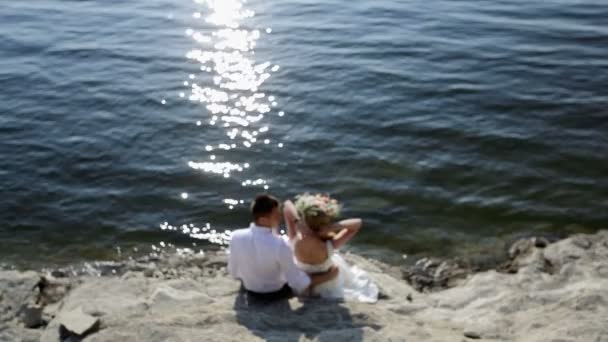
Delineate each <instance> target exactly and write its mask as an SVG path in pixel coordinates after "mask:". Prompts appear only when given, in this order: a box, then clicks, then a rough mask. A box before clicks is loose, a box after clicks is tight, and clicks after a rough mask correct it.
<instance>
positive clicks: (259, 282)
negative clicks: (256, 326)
mask: <svg viewBox="0 0 608 342" xmlns="http://www.w3.org/2000/svg"><path fill="white" fill-rule="evenodd" d="M251 214H252V216H253V220H254V221H253V222H252V223H251V225H250V226H249V228H245V229H239V230H236V231H234V232H233V233H232V240H231V241H230V257H229V260H228V271H229V272H230V275H231V276H232V277H234V278H235V279H239V280H241V283H242V285H243V287H244V288H245V290H246V291H247V292H248V293H249V294H250V295H251V296H253V297H256V298H260V299H264V300H274V299H283V298H289V297H291V296H292V295H293V293H295V294H298V295H306V294H308V293H310V290H311V289H312V288H313V287H314V286H316V285H319V284H321V283H324V282H326V281H329V280H332V279H334V278H335V277H336V276H337V275H338V269H337V268H336V267H333V268H332V269H330V270H329V271H327V272H326V273H322V274H314V275H312V276H309V275H308V274H306V273H305V272H304V271H302V270H300V269H299V268H298V267H297V266H296V265H295V263H294V258H293V252H292V250H291V248H290V247H289V245H288V243H287V241H286V240H284V239H283V238H281V237H280V236H279V235H277V234H276V229H277V228H278V227H279V224H280V223H281V217H282V215H281V210H280V208H279V201H278V200H277V199H276V198H274V197H272V196H270V195H259V196H257V197H256V198H255V200H254V201H253V203H252V204H251Z"/></svg>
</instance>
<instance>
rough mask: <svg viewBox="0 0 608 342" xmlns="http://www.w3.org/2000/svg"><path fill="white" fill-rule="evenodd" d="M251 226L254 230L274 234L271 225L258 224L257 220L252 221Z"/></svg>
mask: <svg viewBox="0 0 608 342" xmlns="http://www.w3.org/2000/svg"><path fill="white" fill-rule="evenodd" d="M249 228H250V229H251V230H252V231H254V232H260V233H268V234H272V229H270V228H269V227H262V226H258V225H257V224H255V222H251V224H250V225H249Z"/></svg>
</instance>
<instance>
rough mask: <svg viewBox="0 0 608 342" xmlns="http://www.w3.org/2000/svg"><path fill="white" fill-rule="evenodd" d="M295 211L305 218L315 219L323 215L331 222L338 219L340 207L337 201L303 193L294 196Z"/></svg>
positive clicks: (319, 195) (324, 196) (323, 196)
mask: <svg viewBox="0 0 608 342" xmlns="http://www.w3.org/2000/svg"><path fill="white" fill-rule="evenodd" d="M295 207H296V210H297V211H298V213H300V215H302V216H304V218H306V217H315V216H319V215H323V214H324V215H325V216H328V217H329V218H331V219H332V220H335V219H337V218H338V217H340V210H341V209H342V205H340V204H339V203H338V201H337V200H335V199H333V198H331V197H329V196H327V195H322V194H314V195H312V194H309V193H304V194H302V195H298V196H296V203H295Z"/></svg>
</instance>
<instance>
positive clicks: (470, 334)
mask: <svg viewBox="0 0 608 342" xmlns="http://www.w3.org/2000/svg"><path fill="white" fill-rule="evenodd" d="M464 336H465V337H467V338H470V339H474V340H478V339H480V338H481V334H479V333H478V332H477V331H474V330H465V331H464Z"/></svg>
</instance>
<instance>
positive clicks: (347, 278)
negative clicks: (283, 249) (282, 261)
mask: <svg viewBox="0 0 608 342" xmlns="http://www.w3.org/2000/svg"><path fill="white" fill-rule="evenodd" d="M339 212H340V205H339V204H338V202H337V201H336V200H335V199H331V198H329V197H328V196H323V195H319V194H317V195H310V194H303V195H300V196H297V197H296V203H295V204H294V203H292V202H291V201H289V200H288V201H286V202H285V204H284V215H285V222H286V224H287V236H288V238H289V242H290V245H291V246H292V249H293V252H294V256H295V259H296V265H298V267H299V268H301V269H302V270H303V271H305V272H307V273H309V274H314V273H322V272H326V271H327V270H329V269H330V268H331V266H332V265H335V266H336V267H338V268H339V270H340V271H339V273H338V277H337V278H336V279H334V280H332V281H329V282H326V283H322V284H320V285H318V286H315V288H314V290H313V294H314V295H317V296H321V297H323V298H339V299H345V300H355V301H359V302H366V303H375V302H376V301H377V300H378V287H377V286H376V284H374V283H373V282H372V281H371V279H369V277H368V276H367V274H366V273H365V271H363V270H361V269H359V268H358V267H356V266H353V267H350V266H349V265H348V264H347V263H346V261H344V259H343V258H342V257H341V256H340V255H339V254H338V253H337V252H336V251H335V250H337V249H340V248H341V247H342V246H344V245H345V244H346V243H347V242H348V241H349V240H350V239H352V238H353V236H355V235H356V234H357V232H358V231H359V229H361V224H362V222H361V219H358V218H351V219H346V220H341V221H338V222H333V221H335V220H336V219H337V217H338V216H339Z"/></svg>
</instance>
